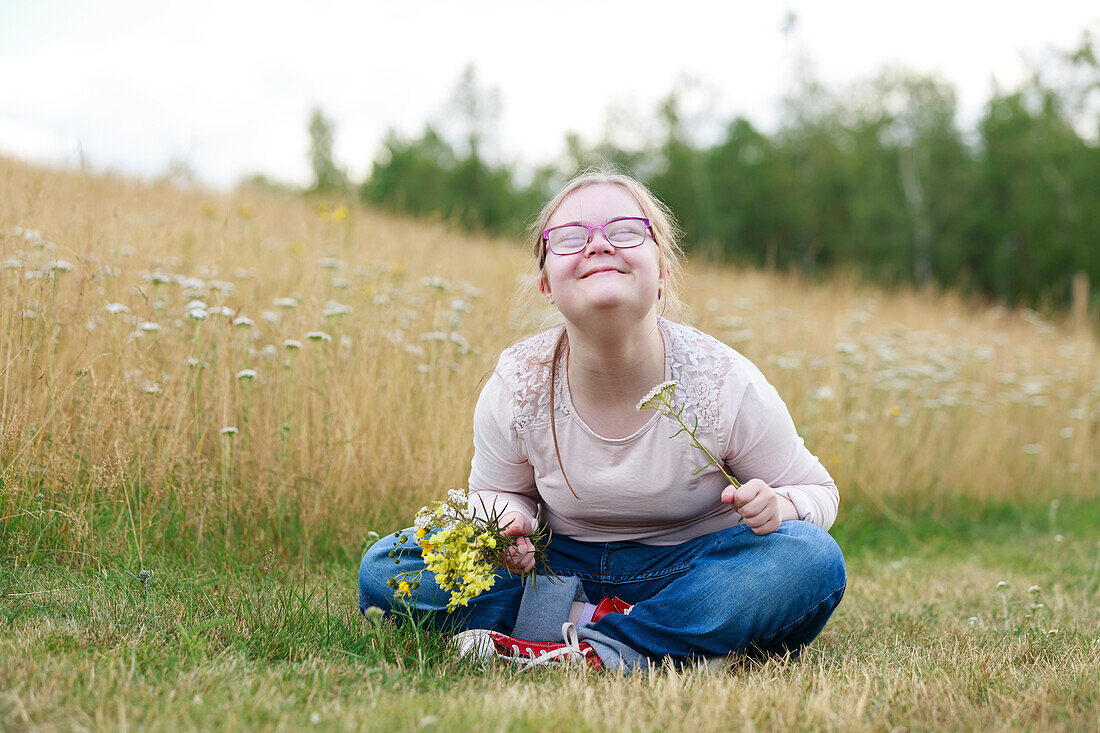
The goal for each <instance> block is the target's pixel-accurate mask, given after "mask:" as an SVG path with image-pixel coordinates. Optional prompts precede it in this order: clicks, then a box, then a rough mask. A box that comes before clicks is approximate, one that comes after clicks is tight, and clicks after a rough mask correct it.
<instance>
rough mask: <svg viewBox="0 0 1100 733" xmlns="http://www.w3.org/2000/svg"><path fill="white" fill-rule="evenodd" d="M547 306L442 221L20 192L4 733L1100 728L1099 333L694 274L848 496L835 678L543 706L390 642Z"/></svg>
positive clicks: (9, 319) (413, 634)
mask: <svg viewBox="0 0 1100 733" xmlns="http://www.w3.org/2000/svg"><path fill="white" fill-rule="evenodd" d="M531 278H532V264H531V261H530V257H529V255H528V253H527V252H526V251H525V249H524V248H523V247H521V246H520V245H519V244H518V243H517V242H515V241H513V240H510V239H502V238H495V239H494V238H486V237H478V236H473V235H469V234H463V233H461V232H458V231H456V230H455V229H454V228H452V227H450V226H448V225H447V224H446V223H444V222H440V221H433V220H411V219H404V218H399V217H395V216H391V215H385V214H381V213H378V212H374V211H370V210H366V209H362V208H359V207H355V206H348V205H345V204H344V203H343V202H341V201H336V200H305V199H302V198H298V197H291V196H283V197H280V196H276V195H273V194H269V193H262V192H258V191H248V190H244V191H240V192H237V193H234V194H216V193H212V192H208V191H201V190H181V189H178V188H174V187H171V186H167V185H160V184H147V183H140V182H136V181H131V180H125V179H121V178H117V177H112V176H106V175H87V174H80V173H74V172H59V171H50V170H44V169H40V168H34V167H29V166H26V165H23V164H21V163H16V162H13V161H9V160H4V159H0V303H2V307H0V390H2V394H0V727H2V728H4V729H14V730H20V729H28V730H40V729H41V730H49V729H62V730H71V729H88V728H95V729H100V728H119V729H122V728H127V727H129V726H139V727H141V728H146V729H176V728H181V727H183V728H210V727H219V728H250V729H251V728H260V729H268V728H272V729H274V728H298V727H309V726H317V727H320V728H322V729H326V728H338V729H344V728H353V729H357V728H362V729H368V730H373V729H381V728H393V727H397V728H400V729H406V728H410V729H412V728H415V729H424V730H434V729H444V728H448V729H449V728H453V727H455V726H461V727H466V726H469V727H475V726H476V727H478V728H486V729H491V730H526V729H543V728H545V727H547V725H549V724H553V725H560V726H568V727H571V728H576V729H579V730H594V729H606V727H607V726H608V725H612V726H613V727H615V728H622V729H627V730H665V729H693V730H726V729H730V728H737V729H754V728H784V729H787V728H795V729H810V728H813V729H818V728H824V729H846V730H847V729H854V730H880V729H894V728H898V727H906V728H918V729H927V728H958V729H970V728H976V727H991V728H997V729H1001V728H1008V729H1033V728H1038V727H1044V728H1048V729H1052V730H1080V729H1090V730H1095V729H1100V530H1098V529H1097V527H1100V502H1098V501H1097V498H1096V497H1097V489H1098V488H1100V464H1098V459H1097V457H1098V456H1100V343H1098V333H1097V329H1096V314H1095V313H1094V314H1092V321H1091V322H1090V321H1085V322H1077V323H1070V322H1068V321H1067V320H1065V319H1063V318H1061V317H1059V316H1057V315H1053V316H1052V315H1049V314H1048V315H1043V314H1040V313H1038V312H1035V311H1031V310H1024V309H1011V308H1007V307H1004V306H996V305H988V304H983V303H978V302H974V301H970V300H966V299H964V298H962V297H961V296H959V295H957V294H954V293H950V292H942V291H937V290H934V289H927V290H921V291H906V290H903V291H893V292H887V291H884V290H881V289H875V288H871V287H868V286H865V285H862V284H861V283H860V282H859V280H858V279H857V278H856V277H854V276H838V277H834V278H832V279H830V280H828V281H824V282H809V281H806V280H805V279H802V278H798V277H795V276H792V275H786V274H779V273H773V272H760V271H748V270H741V269H737V268H733V267H729V266H725V265H717V264H714V263H708V262H703V261H692V262H690V263H689V267H688V273H687V282H688V284H689V287H687V288H686V289H685V300H686V305H687V313H686V315H685V317H684V320H686V321H687V322H689V323H691V324H692V325H695V326H697V327H699V328H701V329H702V330H704V331H707V332H709V333H712V334H714V335H715V336H717V337H718V338H720V339H722V340H724V341H725V342H727V343H729V344H730V345H732V346H733V347H734V348H736V349H738V350H739V351H741V352H742V353H743V354H745V355H746V356H747V357H749V358H750V359H751V360H753V361H754V362H755V363H756V364H757V365H758V366H760V368H761V369H762V370H763V371H764V373H765V375H766V376H767V377H768V378H769V380H770V381H771V382H772V383H773V384H775V386H776V387H777V389H778V390H779V392H780V394H781V395H783V397H784V398H785V400H786V402H787V404H788V406H789V408H790V410H791V413H792V415H793V416H794V419H795V423H796V424H797V425H798V427H799V429H800V432H801V434H802V435H803V436H804V437H805V439H806V442H807V445H808V446H809V447H810V449H811V450H812V451H813V452H814V453H815V454H817V455H818V456H819V457H820V458H821V460H822V461H823V463H824V464H825V465H826V467H827V468H828V469H829V470H830V472H831V473H832V475H833V477H834V478H835V480H836V482H837V485H838V486H839V487H840V489H841V509H840V516H839V518H838V521H837V524H836V525H835V526H834V528H833V530H832V532H833V534H834V536H835V537H837V539H838V542H840V544H841V547H842V548H843V549H844V550H845V553H846V555H847V557H848V560H849V589H848V593H847V595H846V597H845V600H844V602H843V603H842V604H841V607H840V609H839V610H838V612H837V614H836V615H835V616H834V620H833V621H832V622H831V623H830V625H829V627H827V629H826V631H825V632H824V633H823V634H822V636H821V637H820V639H819V640H818V641H817V642H815V644H814V645H813V647H811V649H810V651H809V652H808V653H807V654H806V655H805V656H804V657H803V659H802V660H800V661H799V662H796V663H789V662H783V661H774V660H773V661H769V662H763V663H750V662H740V663H732V664H731V665H730V666H729V668H727V669H724V670H719V671H692V670H671V669H669V670H665V671H663V672H660V673H657V674H652V675H639V676H635V677H632V678H621V677H616V676H613V675H603V676H601V675H596V674H590V673H586V672H584V671H583V670H568V671H551V672H540V673H537V674H533V675H527V676H522V677H517V676H516V675H515V674H514V672H512V671H510V670H507V669H501V668H497V667H490V668H487V669H485V668H479V667H475V666H472V665H470V664H467V663H463V662H461V661H459V660H456V659H454V658H453V657H452V656H451V655H450V654H448V653H447V651H446V649H445V647H444V644H443V640H442V639H441V638H440V637H438V636H437V635H435V634H433V633H431V632H430V631H428V630H426V629H422V628H418V627H416V626H415V625H410V624H407V623H405V624H392V623H389V622H387V623H384V624H382V625H381V626H377V627H376V626H374V625H372V624H370V623H369V622H368V621H367V620H365V619H363V618H362V617H360V615H359V614H358V612H357V610H356V608H355V600H356V592H355V572H356V569H357V564H358V559H359V557H360V556H361V554H362V551H363V549H364V548H365V546H366V545H367V544H368V543H369V542H370V541H371V537H372V533H377V532H386V531H392V530H393V529H396V528H398V527H400V526H404V525H405V524H407V523H408V522H409V520H410V519H411V517H412V515H413V514H414V513H415V511H416V510H417V509H418V508H419V507H420V506H421V505H423V504H425V503H427V502H428V501H430V500H431V499H434V498H439V497H441V496H442V495H443V494H445V493H446V491H447V489H450V488H455V487H461V486H463V485H464V482H465V479H466V477H467V475H468V471H469V459H470V454H471V451H472V444H471V434H470V428H469V425H470V419H471V415H472V411H473V407H474V403H475V401H476V398H477V394H478V390H479V388H480V384H481V382H482V380H483V379H484V377H485V376H486V375H487V374H488V373H489V371H490V370H491V369H492V367H493V364H494V362H495V359H496V356H497V355H498V354H499V352H500V350H501V349H502V348H504V347H506V346H507V345H509V344H511V343H514V342H515V341H517V340H519V339H520V338H522V337H524V336H525V335H528V334H530V333H532V332H533V331H535V330H537V329H538V328H539V327H540V325H541V324H544V323H545V322H546V319H547V317H548V315H549V314H548V313H547V312H546V311H545V310H544V306H541V305H540V304H539V303H538V302H537V300H536V299H534V298H532V297H529V294H530V293H531V291H532V280H531ZM524 293H527V294H528V296H527V297H525V296H524Z"/></svg>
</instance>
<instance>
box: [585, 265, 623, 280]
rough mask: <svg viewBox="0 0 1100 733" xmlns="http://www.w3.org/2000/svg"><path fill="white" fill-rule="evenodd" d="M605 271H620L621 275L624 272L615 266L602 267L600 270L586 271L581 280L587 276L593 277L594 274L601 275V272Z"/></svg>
mask: <svg viewBox="0 0 1100 733" xmlns="http://www.w3.org/2000/svg"><path fill="white" fill-rule="evenodd" d="M604 272H615V273H619V274H620V275H621V274H622V273H621V272H620V271H619V270H616V269H615V268H614V267H603V268H600V269H599V270H592V272H586V273H585V274H584V275H583V276H582V277H581V280H583V279H584V278H586V277H592V276H593V275H599V274H601V273H604Z"/></svg>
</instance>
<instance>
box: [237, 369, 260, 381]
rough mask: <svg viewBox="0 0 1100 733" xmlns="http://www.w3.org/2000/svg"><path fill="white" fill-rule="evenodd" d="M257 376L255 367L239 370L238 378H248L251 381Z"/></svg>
mask: <svg viewBox="0 0 1100 733" xmlns="http://www.w3.org/2000/svg"><path fill="white" fill-rule="evenodd" d="M255 378H256V370H255V369H242V370H240V371H239V372H237V379H247V380H249V381H252V380H253V379H255Z"/></svg>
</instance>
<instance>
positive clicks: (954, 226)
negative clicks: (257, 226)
mask: <svg viewBox="0 0 1100 733" xmlns="http://www.w3.org/2000/svg"><path fill="white" fill-rule="evenodd" d="M794 87H795V88H794V89H793V91H792V93H791V94H790V95H789V97H788V99H787V101H786V105H785V110H784V115H783V118H782V122H781V123H780V125H779V126H778V128H777V129H776V130H774V131H773V132H770V133H769V132H765V131H763V130H761V129H759V128H757V127H756V126H754V125H753V123H752V122H751V121H749V120H747V119H743V118H736V119H733V120H730V121H729V122H728V123H727V124H726V125H725V129H724V132H723V133H722V134H720V135H718V136H717V139H711V140H708V141H707V142H699V140H698V139H697V137H698V136H697V135H696V134H695V131H694V129H693V124H692V120H691V119H690V118H688V117H686V116H685V115H684V114H683V112H682V109H681V106H682V105H681V91H682V90H673V91H672V92H671V93H670V94H669V95H668V96H667V97H666V99H665V100H664V101H662V103H661V104H660V105H659V108H658V109H657V110H655V111H654V116H653V119H652V120H646V121H638V120H634V121H629V120H628V121H624V120H623V119H622V118H621V114H622V113H621V112H618V114H619V117H618V118H615V116H614V114H611V113H614V112H616V111H614V110H612V111H611V113H609V122H608V125H607V132H606V133H605V135H604V138H603V139H602V140H600V141H598V142H595V143H591V144H589V143H585V142H584V141H582V140H581V139H580V138H579V136H577V135H569V136H567V139H566V140H565V141H564V145H563V148H564V154H563V156H562V158H561V159H560V160H558V161H554V162H551V163H549V164H547V165H544V166H542V167H540V168H538V169H537V170H534V171H530V170H524V171H517V169H516V167H515V166H514V165H513V164H510V163H509V162H507V161H505V160H502V159H501V158H500V156H499V155H498V154H496V153H495V152H494V151H495V144H494V140H495V130H496V123H497V119H498V117H499V110H500V100H499V92H498V91H497V90H495V89H492V88H485V87H483V86H482V85H480V84H479V82H478V80H477V78H476V74H475V72H474V69H473V68H472V67H471V68H468V69H467V70H466V71H465V72H464V73H463V75H462V77H461V78H460V80H459V82H458V84H457V86H456V90H455V93H454V96H453V98H452V101H451V103H450V104H449V105H448V107H447V109H446V110H445V112H444V114H445V117H444V121H443V122H441V123H436V124H426V125H425V127H424V130H423V132H422V133H421V134H420V135H419V136H418V137H415V138H411V139H408V138H404V137H402V136H400V135H399V134H397V133H396V132H394V131H391V132H390V133H389V134H388V135H387V136H386V138H385V139H384V140H383V142H382V144H381V147H380V149H379V151H378V153H377V155H376V157H375V160H374V162H373V166H372V168H371V171H370V173H369V175H368V176H367V177H366V180H364V181H363V182H362V184H361V185H360V187H359V189H358V191H359V196H360V198H361V199H362V201H363V202H364V203H367V204H369V205H373V206H378V207H384V208H389V209H391V210H395V211H402V212H408V213H411V214H414V215H418V216H430V217H437V218H441V219H446V220H451V221H454V222H456V223H457V224H459V225H461V226H463V227H468V228H472V229H478V230H482V231H486V232H489V233H497V234H503V235H507V236H519V235H521V234H522V233H523V231H524V228H525V226H526V225H527V224H528V222H529V221H531V220H532V219H533V217H534V215H535V213H536V212H537V210H538V208H539V207H540V206H541V205H542V203H544V202H545V201H546V200H547V198H548V197H549V196H550V195H552V193H553V192H554V190H555V189H556V187H557V186H559V185H560V184H561V183H562V182H563V181H564V180H566V179H567V178H568V177H569V176H571V175H573V174H574V173H576V172H578V171H579V170H582V169H583V168H585V167H587V166H590V165H599V164H602V163H612V164H614V165H617V166H619V167H620V168H622V169H623V170H625V171H627V172H630V173H632V174H634V175H636V176H638V177H639V178H641V179H642V180H645V181H646V182H647V183H648V184H649V185H650V186H651V187H652V188H653V190H654V192H655V193H656V194H657V195H658V196H660V197H661V198H662V199H663V200H664V201H665V202H666V203H668V205H669V206H670V207H671V208H672V210H673V212H674V213H675V214H676V216H677V218H678V220H679V222H680V225H681V226H682V227H683V229H684V231H685V235H686V236H685V244H686V248H687V249H688V250H689V252H690V251H693V252H695V253H697V254H702V255H704V256H706V257H710V258H714V259H721V260H724V261H730V262H736V263H743V264H747V265H752V266H756V267H765V268H772V269H778V270H797V271H799V272H802V273H805V274H809V275H818V276H826V275H827V274H828V273H829V272H830V271H831V270H833V269H834V268H845V269H855V270H857V271H859V272H860V273H861V274H862V275H864V276H865V277H867V278H869V279H873V280H875V281H878V282H883V283H887V284H891V283H892V284H901V283H907V284H914V285H917V286H921V285H924V284H927V283H937V284H940V285H942V286H945V287H957V288H961V289H963V290H964V291H967V292H970V293H973V294H977V295H980V296H985V297H989V298H993V299H997V300H1000V301H1002V302H1005V303H1009V304H1027V305H1031V306H1042V307H1048V308H1059V307H1062V306H1066V305H1068V304H1069V303H1070V302H1071V301H1072V299H1073V288H1074V286H1073V283H1074V281H1075V280H1076V282H1077V283H1078V284H1077V288H1078V291H1080V289H1081V285H1082V284H1083V283H1086V282H1091V283H1092V284H1093V290H1094V291H1095V290H1096V285H1097V284H1098V283H1100V253H1098V250H1100V241H1098V236H1097V232H1100V149H1098V138H1100V122H1098V112H1100V65H1098V63H1097V59H1096V55H1095V52H1094V48H1093V42H1092V38H1091V36H1089V35H1086V36H1085V37H1084V39H1083V41H1082V42H1081V45H1080V46H1079V48H1077V49H1075V50H1073V51H1072V52H1069V53H1055V54H1052V56H1051V57H1050V58H1048V59H1047V60H1046V62H1045V63H1044V65H1043V67H1042V68H1041V69H1036V70H1035V72H1034V73H1033V75H1032V77H1031V78H1030V79H1029V80H1028V81H1027V82H1026V83H1024V84H1022V85H1020V87H1019V88H1016V89H1010V90H1005V89H997V90H996V91H995V92H994V93H993V94H992V96H991V98H990V99H989V100H988V102H987V103H986V105H985V108H984V110H983V114H982V115H981V118H980V120H979V121H978V122H977V124H976V125H975V126H974V129H962V128H961V127H960V125H959V122H958V109H957V101H956V94H955V90H954V88H953V87H952V86H951V85H950V84H948V83H947V82H945V81H943V80H941V79H938V78H936V77H934V76H928V75H922V74H916V73H913V72H909V71H906V70H901V69H890V70H886V71H884V72H883V73H881V74H880V75H879V76H878V77H877V78H875V79H873V80H871V81H869V82H866V83H863V84H860V85H857V86H855V87H853V88H851V89H847V90H843V91H841V92H838V91H835V90H827V89H824V88H822V87H821V86H820V85H819V84H816V83H815V82H814V81H813V79H812V78H808V77H807V76H805V75H804V76H802V77H800V78H799V79H798V80H797V81H796V83H795V85H794ZM630 124H634V125H635V127H636V128H642V127H645V128H646V129H650V128H651V129H652V130H654V131H656V132H654V133H653V134H652V135H649V136H648V138H647V140H646V142H644V143H642V144H637V145H634V146H624V145H623V143H622V140H621V139H620V138H633V139H635V140H637V139H638V136H636V135H620V134H618V132H617V130H619V129H622V128H623V126H624V125H627V126H629V125H630ZM332 135H333V130H332V125H331V123H329V122H328V121H327V120H326V119H325V118H324V115H323V114H322V113H321V111H320V110H316V111H315V112H314V115H313V118H312V119H311V121H310V137H311V140H312V146H311V160H312V163H313V170H314V176H315V183H314V186H313V188H312V189H310V190H311V191H313V192H326V191H343V190H344V187H346V185H347V178H346V174H344V172H343V170H342V169H340V168H339V167H338V166H337V165H336V163H335V162H334V161H333V159H332ZM711 138H714V135H711ZM1082 273H1083V275H1082ZM1078 297H1080V293H1079V292H1078ZM1092 301H1093V303H1094V304H1095V303H1096V302H1097V301H1098V298H1097V294H1096V293H1095V292H1093V294H1092Z"/></svg>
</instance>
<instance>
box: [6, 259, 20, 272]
mask: <svg viewBox="0 0 1100 733" xmlns="http://www.w3.org/2000/svg"><path fill="white" fill-rule="evenodd" d="M22 267H23V261H22V260H16V259H10V260H4V261H3V262H0V270H19V269H22Z"/></svg>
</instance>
